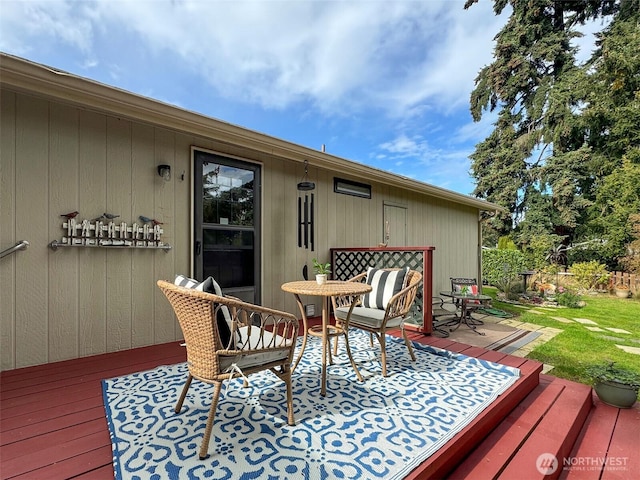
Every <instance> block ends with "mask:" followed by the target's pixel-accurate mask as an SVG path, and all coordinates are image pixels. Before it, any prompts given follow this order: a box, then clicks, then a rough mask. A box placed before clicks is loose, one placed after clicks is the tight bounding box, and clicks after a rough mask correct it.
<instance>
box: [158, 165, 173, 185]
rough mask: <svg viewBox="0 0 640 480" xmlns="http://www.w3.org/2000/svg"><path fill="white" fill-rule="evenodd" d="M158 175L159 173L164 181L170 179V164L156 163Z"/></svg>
mask: <svg viewBox="0 0 640 480" xmlns="http://www.w3.org/2000/svg"><path fill="white" fill-rule="evenodd" d="M158 175H160V176H161V177H162V178H163V179H164V181H165V182H168V181H170V180H171V166H170V165H158Z"/></svg>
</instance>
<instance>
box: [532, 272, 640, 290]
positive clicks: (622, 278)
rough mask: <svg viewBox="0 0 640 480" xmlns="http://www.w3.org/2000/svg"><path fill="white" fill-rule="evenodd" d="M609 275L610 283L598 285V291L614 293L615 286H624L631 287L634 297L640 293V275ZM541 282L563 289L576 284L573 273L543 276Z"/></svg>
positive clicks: (611, 273) (613, 273) (618, 273)
mask: <svg viewBox="0 0 640 480" xmlns="http://www.w3.org/2000/svg"><path fill="white" fill-rule="evenodd" d="M609 275H610V277H609V283H607V284H602V285H596V290H602V291H612V290H613V288H614V286H615V285H618V284H623V285H626V286H627V287H629V290H631V293H632V294H633V295H634V296H637V295H638V294H639V293H640V275H636V274H633V273H625V272H609ZM539 280H541V281H542V282H545V283H553V284H555V285H556V286H562V287H572V286H574V284H575V282H574V281H573V273H569V272H558V273H556V274H548V275H541V276H540V278H539Z"/></svg>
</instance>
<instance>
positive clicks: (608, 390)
mask: <svg viewBox="0 0 640 480" xmlns="http://www.w3.org/2000/svg"><path fill="white" fill-rule="evenodd" d="M587 375H589V376H590V377H591V379H592V380H593V389H594V390H595V391H596V394H597V395H598V398H599V399H600V400H602V401H603V402H604V403H606V404H607V405H611V406H613V407H618V408H630V407H631V406H633V404H634V403H635V402H636V399H637V398H638V390H639V389H640V374H638V373H636V372H633V371H631V370H627V369H625V368H622V367H616V366H615V362H607V363H605V364H599V365H592V366H590V367H587Z"/></svg>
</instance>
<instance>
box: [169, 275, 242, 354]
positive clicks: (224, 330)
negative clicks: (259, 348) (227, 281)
mask: <svg viewBox="0 0 640 480" xmlns="http://www.w3.org/2000/svg"><path fill="white" fill-rule="evenodd" d="M173 283H174V284H175V285H177V286H179V287H184V288H194V289H196V290H199V291H201V292H206V293H213V294H215V295H218V296H219V297H224V295H223V294H222V288H220V285H219V284H218V282H216V281H215V280H214V278H213V277H208V278H206V279H205V280H204V281H203V282H198V281H197V280H194V279H193V278H189V277H186V276H184V275H176V278H175V280H174V281H173ZM214 308H217V305H216V306H214ZM216 323H217V324H218V333H219V334H220V342H221V343H222V345H223V346H225V347H227V348H229V349H233V348H235V347H234V345H231V344H230V342H229V341H230V340H231V312H229V308H228V307H227V306H226V305H221V306H220V308H219V309H218V311H217V312H216ZM238 336H239V337H240V341H241V340H242V337H241V335H240V332H238Z"/></svg>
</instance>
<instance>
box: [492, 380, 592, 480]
mask: <svg viewBox="0 0 640 480" xmlns="http://www.w3.org/2000/svg"><path fill="white" fill-rule="evenodd" d="M555 381H556V382H559V383H560V384H563V386H564V387H565V388H564V389H563V392H562V395H561V396H560V397H558V399H557V400H556V401H555V402H554V403H553V404H552V405H551V407H550V409H549V411H548V412H547V414H546V415H545V417H544V418H543V419H542V420H541V421H540V423H539V424H538V427H537V428H536V431H535V435H531V436H530V437H529V438H528V439H527V442H526V443H525V444H524V445H522V447H521V448H520V449H519V450H518V452H517V453H516V455H515V456H514V457H513V459H512V461H511V462H509V464H508V465H507V467H506V468H505V470H504V471H503V473H502V475H503V478H507V479H508V478H527V479H531V480H534V479H541V480H542V479H545V480H548V479H553V478H558V476H559V475H560V473H561V472H562V468H561V467H560V468H558V470H557V471H556V472H555V474H553V475H545V474H544V472H540V471H539V470H538V468H537V466H536V460H537V459H538V457H539V456H540V455H541V454H543V453H550V454H553V455H555V456H556V458H557V459H558V462H559V463H560V465H561V464H562V462H563V459H564V458H565V457H568V456H569V453H570V451H571V449H572V448H573V445H574V443H575V440H576V438H577V437H578V435H579V433H580V430H581V429H582V426H583V425H584V421H585V419H586V417H587V415H588V413H589V410H590V409H591V406H592V402H591V387H588V386H586V385H581V384H577V383H572V382H565V381H562V380H560V379H557V380H555ZM568 412H572V413H571V414H568Z"/></svg>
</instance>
